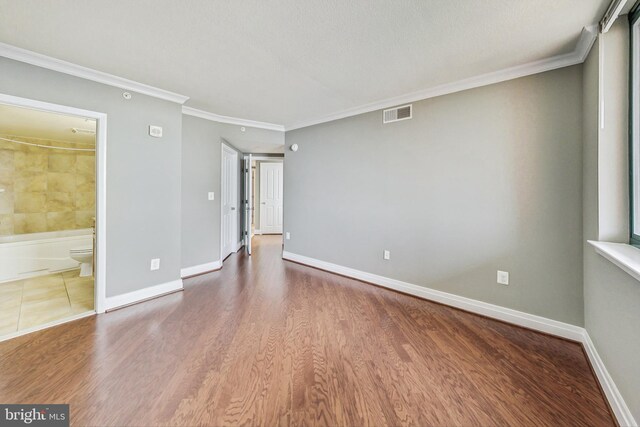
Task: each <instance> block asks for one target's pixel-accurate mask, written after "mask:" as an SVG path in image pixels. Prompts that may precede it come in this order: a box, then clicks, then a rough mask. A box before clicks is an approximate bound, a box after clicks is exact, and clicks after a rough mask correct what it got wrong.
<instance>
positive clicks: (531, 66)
mask: <svg viewBox="0 0 640 427" xmlns="http://www.w3.org/2000/svg"><path fill="white" fill-rule="evenodd" d="M596 37H597V29H596V26H595V25H594V26H589V27H585V28H584V29H583V30H582V33H581V34H580V39H579V40H578V43H577V44H576V47H575V49H574V50H573V52H570V53H566V54H563V55H556V56H552V57H550V58H546V59H541V60H539V61H534V62H529V63H527V64H523V65H518V66H515V67H510V68H505V69H503V70H498V71H493V72H491V73H486V74H481V75H479V76H475V77H470V78H467V79H463V80H458V81H456V82H452V83H445V84H442V85H438V86H434V87H432V88H429V89H423V90H420V91H417V92H411V93H408V94H404V95H400V96H396V97H393V98H388V99H383V100H380V101H375V102H371V103H368V104H364V105H361V106H359V107H354V108H350V109H347V110H343V111H339V112H336V113H333V114H329V115H327V116H323V117H319V118H317V119H311V120H305V121H302V122H298V123H294V124H292V125H285V130H287V131H290V130H294V129H300V128H304V127H308V126H313V125H317V124H320V123H326V122H331V121H334V120H339V119H344V118H346V117H351V116H357V115H359V114H363V113H370V112H372V111H377V110H383V109H385V108H390V107H394V106H396V105H402V104H409V103H412V102H416V101H421V100H423V99H429V98H435V97H437V96H442V95H448V94H451V93H455V92H461V91H463V90H468V89H474V88H477V87H481V86H487V85H491V84H494V83H500V82H504V81H507V80H513V79H517V78H520V77H526V76H530V75H533V74H538V73H544V72H545V71H551V70H555V69H558V68H563V67H569V66H571V65H576V64H581V63H583V62H584V60H585V59H586V57H587V55H588V54H589V51H590V50H591V47H592V46H593V43H594V42H595V40H596Z"/></svg>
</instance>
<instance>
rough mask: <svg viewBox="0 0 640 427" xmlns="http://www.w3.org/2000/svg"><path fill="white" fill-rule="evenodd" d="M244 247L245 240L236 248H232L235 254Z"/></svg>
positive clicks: (236, 245) (237, 244)
mask: <svg viewBox="0 0 640 427" xmlns="http://www.w3.org/2000/svg"><path fill="white" fill-rule="evenodd" d="M243 246H244V239H242V240H240V241H239V242H238V243H236V244H235V246H234V247H233V248H232V249H233V252H238V251H239V250H240V249H242V247H243Z"/></svg>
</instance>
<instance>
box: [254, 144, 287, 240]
mask: <svg viewBox="0 0 640 427" xmlns="http://www.w3.org/2000/svg"><path fill="white" fill-rule="evenodd" d="M274 159H275V161H274ZM262 163H280V164H282V201H283V203H284V158H281V160H279V159H278V158H273V157H272V158H269V160H262ZM260 174H262V166H261V167H260ZM254 191H255V190H254ZM260 191H262V175H261V176H260ZM258 199H259V200H258V202H259V204H260V205H259V207H258V209H262V198H261V197H260V195H259V194H258ZM263 217H264V216H263V215H262V211H260V234H273V235H278V234H282V235H283V236H284V213H283V219H282V232H280V233H265V232H264V231H263V229H262V218H263Z"/></svg>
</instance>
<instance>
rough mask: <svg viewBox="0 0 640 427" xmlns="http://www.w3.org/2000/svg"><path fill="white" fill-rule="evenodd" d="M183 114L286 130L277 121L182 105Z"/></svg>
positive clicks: (235, 123) (233, 123) (222, 121)
mask: <svg viewBox="0 0 640 427" xmlns="http://www.w3.org/2000/svg"><path fill="white" fill-rule="evenodd" d="M182 114H186V115H187V116H194V117H200V118H201V119H205V120H211V121H213V122H218V123H229V124H232V125H239V126H247V127H252V128H259V129H268V130H275V131H280V132H284V126H282V125H277V124H275V123H267V122H258V121H255V120H248V119H241V118H239V117H229V116H222V115H220V114H214V113H210V112H208V111H203V110H198V109H196V108H192V107H187V106H185V105H183V106H182Z"/></svg>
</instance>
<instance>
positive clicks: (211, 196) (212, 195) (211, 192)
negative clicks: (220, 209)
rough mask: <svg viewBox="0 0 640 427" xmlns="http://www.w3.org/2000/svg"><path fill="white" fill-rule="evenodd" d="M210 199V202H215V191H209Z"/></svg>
mask: <svg viewBox="0 0 640 427" xmlns="http://www.w3.org/2000/svg"><path fill="white" fill-rule="evenodd" d="M208 197H209V200H215V198H216V195H215V193H214V192H213V191H209V195H208Z"/></svg>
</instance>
